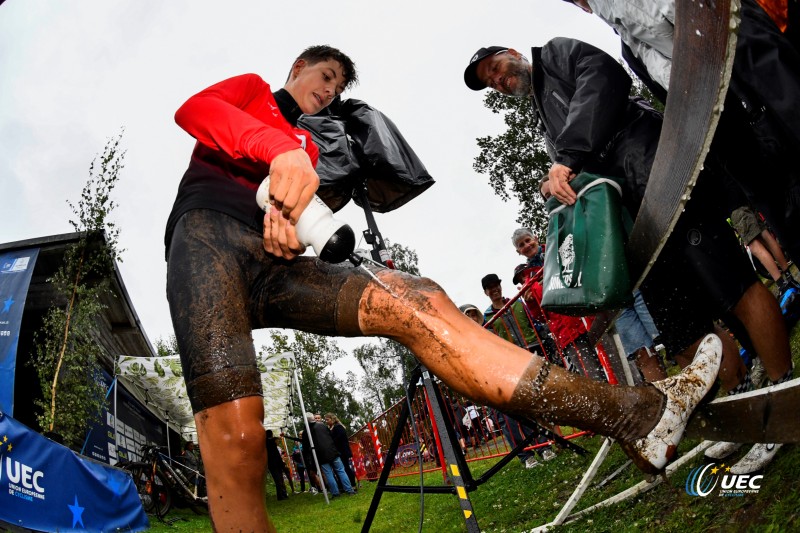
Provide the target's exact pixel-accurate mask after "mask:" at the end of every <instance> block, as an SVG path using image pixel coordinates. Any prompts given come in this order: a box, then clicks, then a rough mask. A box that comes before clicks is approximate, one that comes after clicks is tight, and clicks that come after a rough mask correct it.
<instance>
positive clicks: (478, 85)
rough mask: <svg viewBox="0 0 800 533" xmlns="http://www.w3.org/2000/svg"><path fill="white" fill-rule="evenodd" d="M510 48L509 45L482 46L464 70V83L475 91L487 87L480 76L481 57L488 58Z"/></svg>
mask: <svg viewBox="0 0 800 533" xmlns="http://www.w3.org/2000/svg"><path fill="white" fill-rule="evenodd" d="M506 50H508V47H507V46H490V47H489V48H481V49H480V50H478V51H477V52H475V54H474V55H473V56H472V59H470V60H469V65H467V68H466V69H465V70H464V83H466V84H467V87H469V88H470V89H472V90H473V91H480V90H481V89H485V88H486V84H485V83H483V82H482V81H481V80H480V79H479V78H478V63H480V62H481V59H484V58H487V57H489V56H491V55H494V54H496V53H497V52H505V51H506Z"/></svg>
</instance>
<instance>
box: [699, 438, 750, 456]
mask: <svg viewBox="0 0 800 533" xmlns="http://www.w3.org/2000/svg"><path fill="white" fill-rule="evenodd" d="M741 447H742V443H741V442H725V441H720V442H715V443H714V444H712V445H711V446H709V447H708V448H706V454H705V455H706V457H707V458H709V459H714V460H719V459H725V458H726V457H728V456H729V455H733V454H734V453H735V452H736V451H737V450H738V449H739V448H741Z"/></svg>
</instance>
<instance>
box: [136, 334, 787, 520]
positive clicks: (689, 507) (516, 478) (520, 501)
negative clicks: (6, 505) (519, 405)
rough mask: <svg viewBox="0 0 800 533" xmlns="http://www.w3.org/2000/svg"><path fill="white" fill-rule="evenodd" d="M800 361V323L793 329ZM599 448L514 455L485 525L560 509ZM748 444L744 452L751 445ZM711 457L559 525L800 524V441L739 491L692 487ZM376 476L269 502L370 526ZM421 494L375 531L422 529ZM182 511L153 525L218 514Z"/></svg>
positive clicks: (596, 495)
mask: <svg viewBox="0 0 800 533" xmlns="http://www.w3.org/2000/svg"><path fill="white" fill-rule="evenodd" d="M791 343H792V354H793V356H794V359H795V364H796V365H797V364H798V363H800V361H799V360H798V359H800V327H795V328H794V330H793V335H792V338H791ZM576 442H577V443H578V444H579V445H581V446H583V447H585V448H587V449H588V450H589V451H590V453H589V454H587V455H586V456H579V455H576V454H574V453H572V452H569V451H566V450H563V451H561V452H560V453H559V455H558V457H557V458H556V459H554V460H553V461H550V462H548V463H545V464H544V465H543V466H541V467H538V468H534V469H532V470H525V469H524V468H523V467H522V466H521V465H520V463H519V461H516V460H514V461H512V462H511V463H509V464H508V465H507V466H506V467H505V468H504V469H503V470H501V471H500V472H499V473H497V474H496V475H495V476H494V477H493V478H491V479H490V480H488V481H487V482H486V483H484V484H482V485H480V486H479V487H478V489H477V490H475V491H473V492H471V493H470V500H471V501H472V505H473V508H474V510H475V516H476V517H477V520H478V524H479V525H480V527H481V529H482V530H483V531H485V532H522V531H529V530H531V529H532V528H534V527H537V526H539V525H542V524H545V523H547V522H549V521H551V520H552V519H553V518H555V516H556V514H557V513H558V511H559V510H560V508H561V506H562V505H563V504H564V502H565V501H566V500H567V498H568V497H569V496H570V494H571V493H572V491H573V489H574V488H575V486H576V485H577V484H578V482H579V481H580V479H581V476H582V475H583V472H584V471H585V470H586V468H587V467H588V466H589V464H590V463H591V461H592V459H593V455H594V454H593V452H595V451H596V450H597V449H598V448H599V446H600V444H601V442H602V440H601V438H600V437H592V438H582V439H578V440H577V441H576ZM697 443H698V441H692V440H685V441H684V442H683V443H681V445H680V448H679V452H682V453H685V452H686V451H688V450H690V449H691V448H692V447H693V446H694V445H696V444H697ZM746 449H747V447H744V449H743V450H742V451H741V452H739V453H740V454H743V453H744V452H745V451H746ZM625 460H626V458H625V457H624V455H623V454H622V452H621V451H620V450H619V448H618V447H616V446H615V447H614V448H613V449H612V452H611V453H610V454H609V456H608V458H607V459H606V460H605V462H604V464H603V466H602V467H601V469H600V472H599V473H598V475H597V476H596V478H595V480H596V482H597V481H599V480H602V479H604V478H605V477H606V476H607V475H609V474H610V473H611V472H613V471H614V470H616V469H617V468H618V467H619V466H621V465H622V464H623V463H624V462H625ZM495 461H496V460H495V459H493V460H488V461H481V462H474V463H470V469H471V471H472V475H473V477H474V478H477V477H479V476H480V475H481V474H482V473H483V472H485V471H486V470H487V469H488V468H489V467H490V466H491V465H492V464H494V462H495ZM701 464H703V459H702V456H700V457H697V458H695V459H694V460H692V461H691V462H690V463H689V464H688V465H687V466H685V467H683V468H682V469H680V470H678V472H676V473H675V474H673V475H672V476H671V477H670V478H669V481H668V483H665V484H662V485H660V486H658V487H656V488H654V489H652V490H651V491H649V492H646V493H644V494H643V495H640V496H638V497H636V498H634V499H631V500H627V501H625V502H623V503H620V504H617V505H614V506H612V507H607V508H603V509H600V510H597V511H595V512H593V513H591V514H589V515H587V516H584V517H582V518H580V519H579V520H578V521H576V522H574V523H572V524H568V525H565V526H561V527H559V528H556V529H555V530H556V531H559V532H585V531H592V532H619V531H659V532H676V533H692V532H698V533H700V532H703V533H705V532H709V531H710V532H728V531H736V532H749V531H754V532H756V531H757V532H775V533H778V532H784V531H799V530H800V449H798V447H797V446H796V445H785V446H783V448H782V449H781V450H780V451H779V452H778V455H777V457H776V459H775V460H774V461H773V462H772V464H771V465H770V466H769V467H768V468H767V469H766V471H765V472H764V479H763V484H762V488H761V490H760V492H759V493H758V494H750V495H745V496H743V497H738V498H725V497H720V496H718V495H717V494H716V492H715V493H713V494H712V495H711V496H708V497H706V498H701V497H692V496H689V495H687V494H686V491H685V488H684V484H685V481H686V477H687V475H688V473H689V471H690V470H691V469H692V468H694V467H695V466H699V465H701ZM641 479H642V475H641V474H640V473H639V472H638V470H636V469H635V468H633V467H629V468H628V469H626V470H625V471H624V472H623V473H622V474H621V475H620V476H618V478H616V479H615V480H614V481H612V482H611V483H609V484H608V485H607V486H605V487H603V488H602V489H598V488H596V487H594V486H593V487H591V488H589V489H588V490H587V491H586V493H585V495H584V497H583V498H582V499H581V501H580V503H579V506H578V509H582V508H586V507H588V506H589V505H591V504H594V503H597V502H599V501H602V500H604V499H606V498H608V497H610V496H612V495H614V494H616V493H617V492H619V491H621V490H623V489H625V488H628V487H630V486H632V485H634V484H635V483H637V482H639V481H640V480H641ZM390 482H391V483H392V484H405V485H416V486H418V485H419V478H418V477H415V476H409V477H404V478H399V479H395V480H390ZM425 483H426V484H429V485H441V484H442V475H441V473H440V472H435V473H429V474H426V475H425ZM375 485H376V484H375V483H371V482H362V484H361V490H360V492H359V494H358V495H357V496H355V497H341V498H338V499H335V500H332V501H331V504H330V505H326V504H325V500H324V498H323V496H322V495H317V496H312V495H310V494H299V495H295V496H290V498H289V499H288V500H284V501H280V502H279V501H277V500H276V498H275V488H274V485H272V484H271V482H270V484H268V486H267V490H268V495H267V507H268V509H269V512H270V514H271V516H272V519H273V521H274V523H275V526H276V527H277V529H278V531H281V532H291V533H305V532H308V533H318V532H325V533H328V532H330V533H346V532H347V533H350V532H357V531H360V530H361V526H362V524H363V521H364V518H365V517H366V515H367V511H368V509H369V506H370V502H371V500H372V496H373V495H374V493H375ZM424 501H425V504H424V518H423V531H427V532H433V533H440V532H462V531H465V530H466V527H465V525H464V521H463V518H462V514H461V511H460V508H459V505H458V500H457V498H456V497H455V496H454V495H450V494H426V495H425V500H424ZM419 516H420V498H419V494H401V493H384V495H383V497H382V498H381V501H380V506H379V509H378V513H377V515H376V517H375V520H374V522H373V524H372V528H371V531H372V532H374V533H406V532H409V533H411V532H415V531H417V530H418V523H419ZM176 517H177V518H180V520H178V521H176V522H174V523H172V524H171V525H166V524H161V523H159V522H158V520H157V519H155V518H154V517H151V525H152V526H153V527H152V529H151V530H150V531H153V532H175V531H191V532H205V531H208V532H210V531H212V529H211V526H210V523H209V519H208V517H202V516H197V515H194V514H193V513H192V512H191V511H189V510H188V509H176V510H174V511H171V512H170V513H169V515H168V516H167V518H168V519H171V518H176Z"/></svg>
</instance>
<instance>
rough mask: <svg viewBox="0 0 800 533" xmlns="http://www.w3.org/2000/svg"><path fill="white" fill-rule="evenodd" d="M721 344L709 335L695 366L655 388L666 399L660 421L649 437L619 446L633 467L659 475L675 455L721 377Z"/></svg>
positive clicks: (702, 345)
mask: <svg viewBox="0 0 800 533" xmlns="http://www.w3.org/2000/svg"><path fill="white" fill-rule="evenodd" d="M721 360H722V341H720V340H719V337H717V336H716V335H713V334H710V335H706V337H705V338H704V339H703V341H702V342H701V343H700V346H699V347H698V348H697V354H696V355H695V356H694V360H693V361H692V364H690V365H689V366H687V367H686V368H684V369H683V371H682V372H681V373H680V374H678V375H676V376H672V377H669V378H667V379H665V380H662V381H656V382H654V383H653V384H652V385H653V386H654V387H655V388H657V389H658V390H659V391H661V392H662V393H663V394H664V395H665V396H666V397H667V403H666V406H665V408H664V412H663V414H662V415H661V420H659V421H658V423H657V424H656V426H655V427H654V428H653V429H652V431H650V433H649V434H648V435H647V436H645V437H643V438H641V439H638V440H636V441H633V442H620V446H621V447H622V449H623V451H624V452H625V453H626V454H627V455H628V457H630V458H631V459H632V460H633V462H634V464H635V465H636V466H637V467H638V468H639V469H640V470H642V471H644V472H645V473H648V474H658V473H660V472H661V471H663V470H664V467H666V466H667V462H668V461H669V460H670V459H671V458H672V457H673V456H674V455H675V452H676V451H677V449H678V443H679V442H680V441H681V437H683V432H684V430H685V429H686V424H687V423H688V421H689V416H690V415H691V414H692V412H693V411H694V409H695V407H697V405H698V404H699V403H700V401H701V400H702V399H703V398H704V397H705V395H706V394H708V391H709V390H711V387H712V386H713V385H714V382H715V381H716V379H717V374H718V373H719V365H720V361H721Z"/></svg>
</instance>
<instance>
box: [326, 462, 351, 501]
mask: <svg viewBox="0 0 800 533" xmlns="http://www.w3.org/2000/svg"><path fill="white" fill-rule="evenodd" d="M329 464H330V465H331V466H332V467H333V471H334V472H335V473H336V477H337V478H339V481H340V482H341V483H342V488H343V489H344V491H345V492H346V493H348V494H353V486H352V485H350V480H349V479H348V477H347V472H345V471H344V464H342V459H341V458H340V457H337V458H336V459H334V460H333V461H331V462H330V463H329Z"/></svg>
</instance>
